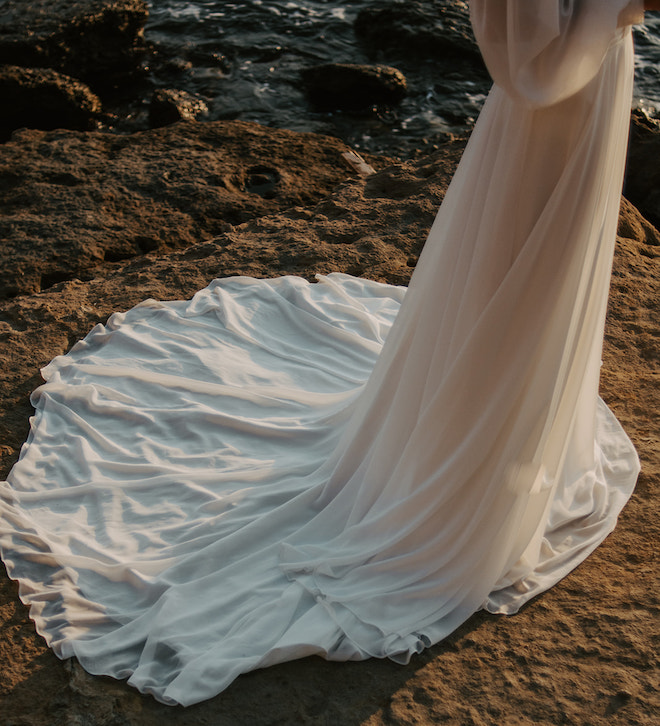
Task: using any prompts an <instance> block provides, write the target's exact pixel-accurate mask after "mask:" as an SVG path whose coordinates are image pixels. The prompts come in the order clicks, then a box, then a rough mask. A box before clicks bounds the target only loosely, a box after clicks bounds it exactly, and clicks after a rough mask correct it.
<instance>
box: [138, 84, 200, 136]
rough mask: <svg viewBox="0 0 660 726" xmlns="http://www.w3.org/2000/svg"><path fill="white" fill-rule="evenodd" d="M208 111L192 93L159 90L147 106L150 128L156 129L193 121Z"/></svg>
mask: <svg viewBox="0 0 660 726" xmlns="http://www.w3.org/2000/svg"><path fill="white" fill-rule="evenodd" d="M208 111H209V108H208V106H207V105H206V103H205V102H204V101H203V100H202V99H201V98H198V97H197V96H193V94H192V93H188V92H187V91H178V90H176V89H173V88H159V89H158V90H157V91H155V92H154V94H153V96H152V97H151V102H150V104H149V124H150V125H151V127H152V128H158V127H160V126H169V125H170V124H174V123H176V122H177V121H195V120H196V119H199V118H201V117H203V116H205V115H206V114H208Z"/></svg>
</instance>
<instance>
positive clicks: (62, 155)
mask: <svg viewBox="0 0 660 726" xmlns="http://www.w3.org/2000/svg"><path fill="white" fill-rule="evenodd" d="M346 150H347V147H346V146H345V145H344V144H343V143H342V142H340V141H338V140H336V139H332V138H330V137H325V136H318V135H314V134H296V133H293V132H290V131H271V130H269V129H266V128H264V127H263V126H259V125H257V124H252V123H246V122H239V121H217V122H213V123H195V122H191V123H184V122H182V123H181V124H177V125H174V126H168V127H166V128H163V129H157V130H153V131H144V132H141V133H138V134H133V135H125V136H123V135H114V134H109V133H103V132H90V133H78V132H75V131H53V132H49V133H46V132H42V131H20V132H16V133H15V134H14V136H13V137H12V140H11V141H10V142H8V143H6V144H4V145H2V146H0V239H2V245H1V246H0V298H3V297H12V296H15V295H24V294H29V293H34V292H38V291H40V290H43V289H46V288H48V287H50V286H51V285H53V284H55V283H57V282H61V281H63V280H69V279H74V278H81V279H89V278H90V277H93V276H94V275H96V274H97V272H96V271H95V270H94V269H93V268H96V267H97V266H98V265H100V264H103V263H106V264H110V263H116V262H118V261H119V260H122V259H127V258H131V257H136V256H140V255H142V254H144V253H145V252H149V251H158V252H161V253H162V252H167V251H171V250H174V249H177V248H181V247H186V246H188V245H191V244H193V243H195V242H198V241H200V240H203V239H205V238H210V237H213V236H214V235H217V234H219V233H220V232H222V231H223V230H225V229H226V228H228V227H230V226H231V225H233V224H240V223H242V222H245V221H247V220H249V219H252V218H254V217H261V216H263V215H266V214H272V213H274V212H277V211H279V210H282V209H286V208H287V207H292V206H296V205H298V206H301V205H302V206H304V205H310V204H313V203H314V202H316V201H318V200H319V199H321V198H323V197H325V196H326V195H327V194H329V193H330V191H331V190H332V189H333V188H334V187H335V186H336V185H337V184H338V183H339V182H340V181H342V180H343V179H345V178H346V177H347V176H350V173H349V171H348V167H347V166H346V165H345V163H344V161H343V159H342V157H341V154H342V153H343V152H344V151H346Z"/></svg>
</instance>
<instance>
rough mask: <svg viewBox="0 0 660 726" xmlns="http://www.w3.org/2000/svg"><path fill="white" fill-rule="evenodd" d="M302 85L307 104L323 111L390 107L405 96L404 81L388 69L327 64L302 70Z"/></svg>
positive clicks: (349, 64) (401, 76) (398, 73)
mask: <svg viewBox="0 0 660 726" xmlns="http://www.w3.org/2000/svg"><path fill="white" fill-rule="evenodd" d="M302 79H303V83H304V84H305V87H306V90H307V95H308V96H309V99H310V101H311V102H312V103H313V104H314V105H315V106H317V107H318V108H320V109H323V110H342V111H364V110H367V109H369V108H372V107H374V106H393V105H395V104H397V103H399V102H400V101H401V100H402V99H403V97H404V96H405V95H406V91H407V83H406V78H405V76H404V75H403V73H401V71H399V70H397V69H396V68H391V67H390V66H383V65H373V66H370V65H360V64H356V63H327V64H324V65H319V66H312V67H310V68H305V69H304V70H303V72H302Z"/></svg>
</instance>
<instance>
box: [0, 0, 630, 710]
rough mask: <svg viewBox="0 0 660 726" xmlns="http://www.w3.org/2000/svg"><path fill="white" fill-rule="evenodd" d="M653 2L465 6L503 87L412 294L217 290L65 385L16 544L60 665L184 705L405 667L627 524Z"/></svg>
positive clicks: (75, 362) (383, 289) (57, 383)
mask: <svg viewBox="0 0 660 726" xmlns="http://www.w3.org/2000/svg"><path fill="white" fill-rule="evenodd" d="M637 7H638V3H633V4H629V3H626V2H615V0H608V1H607V2H602V3H593V2H583V3H577V2H576V3H571V2H559V1H558V2H547V1H545V0H543V1H542V0H538V2H534V1H533V0H530V2H529V3H521V2H497V1H495V0H493V1H492V2H476V1H475V2H473V3H472V11H473V18H474V25H475V31H476V34H477V37H478V39H479V42H480V45H481V47H482V49H483V50H484V55H485V58H486V61H487V63H488V65H489V68H490V69H491V72H492V73H493V75H494V77H495V80H496V82H497V83H498V84H499V85H496V86H495V87H494V89H493V91H492V93H491V95H490V97H489V99H488V101H487V103H486V105H485V107H484V110H483V112H482V115H481V117H480V119H479V122H478V124H477V126H476V128H475V130H474V132H473V135H472V138H471V140H470V143H469V145H468V148H467V150H466V152H465V155H464V158H463V160H462V162H461V164H460V166H459V169H458V171H457V173H456V176H455V178H454V180H453V182H452V184H451V186H450V188H449V190H448V193H447V197H446V199H445V202H444V203H443V205H442V208H441V209H440V211H439V213H438V217H437V219H436V222H435V224H434V226H433V229H432V231H431V233H430V236H429V240H428V242H427V245H426V247H425V249H424V252H423V254H422V257H421V259H420V263H419V265H418V269H417V270H416V271H415V275H414V277H413V281H412V283H411V285H410V287H409V289H408V290H407V291H406V290H404V289H402V288H398V287H393V286H388V285H382V284H379V283H375V282H371V281H368V280H361V279H357V278H352V277H350V276H347V275H340V274H333V275H329V276H327V277H322V278H320V280H319V282H318V283H317V284H309V283H307V282H305V281H304V280H301V279H298V278H292V277H284V278H278V279H275V280H261V281H260V280H253V279H249V278H231V279H228V280H222V281H214V282H213V283H211V285H209V287H208V288H206V289H205V290H202V291H201V292H199V293H198V294H197V295H196V296H195V297H194V298H193V299H192V300H191V301H189V302H177V303H157V302H155V301H147V302H146V303H143V304H142V305H139V306H138V307H136V308H134V309H133V310H131V311H129V312H128V313H126V314H118V315H115V316H113V317H112V318H111V319H110V320H109V321H108V324H107V325H106V326H101V325H99V326H97V327H96V328H94V330H92V332H91V333H90V334H89V335H88V337H87V338H86V339H85V340H84V341H81V342H79V343H78V344H76V346H74V348H73V349H72V350H71V352H70V353H69V354H68V355H66V356H61V357H58V358H56V359H55V360H54V361H53V362H52V363H51V364H50V365H49V366H47V368H46V369H44V377H45V378H46V380H47V382H46V384H45V385H44V386H42V387H41V388H39V389H37V391H35V393H34V394H33V402H34V404H35V408H36V413H35V416H34V419H33V421H32V430H31V433H30V438H29V440H28V442H27V444H26V445H25V447H24V449H23V450H22V453H21V458H20V460H19V462H18V463H17V464H16V466H15V467H14V469H13V470H12V472H11V474H10V476H9V478H8V481H7V482H6V483H4V484H3V485H1V486H0V515H1V516H0V548H1V549H2V556H3V559H4V561H5V563H6V564H7V567H8V569H9V572H10V574H11V576H12V577H15V578H16V579H18V580H19V582H20V588H21V597H22V598H23V600H24V601H25V602H27V603H29V604H30V605H31V616H32V617H33V618H34V620H35V622H36V624H37V627H38V629H39V631H40V632H41V633H42V634H43V635H44V637H45V638H46V639H47V640H48V642H49V644H50V645H51V647H53V649H54V650H55V652H56V653H57V654H58V655H59V656H60V657H70V656H74V655H75V656H77V657H78V658H79V659H80V661H81V663H82V664H83V665H84V667H85V668H86V669H87V670H89V671H90V672H92V673H105V674H109V675H113V676H115V677H118V678H124V677H128V678H129V679H130V682H131V683H132V684H133V685H135V686H136V687H137V688H139V689H140V690H142V691H145V692H148V693H152V694H153V695H154V696H155V697H156V698H158V699H159V700H161V701H163V702H166V703H182V704H190V703H194V702H196V701H199V700H202V699H204V698H208V697H210V696H212V695H214V694H215V693H217V692H219V691H221V690H222V689H223V688H225V687H226V686H227V685H228V684H229V683H230V682H231V681H232V680H233V679H234V678H235V677H236V676H237V675H238V674H239V673H242V672H245V671H248V670H251V669H254V668H258V667H263V666H265V665H269V664H272V663H275V662H281V661H283V660H288V659H291V658H298V657H302V656H305V655H309V654H313V653H316V654H320V655H323V656H324V657H327V658H333V659H338V660H346V659H360V658H365V657H369V656H377V657H390V658H393V659H395V660H400V661H403V662H405V661H406V660H407V659H408V658H409V657H410V655H411V654H412V653H415V652H418V651H419V650H420V649H421V648H423V647H424V646H426V645H428V644H430V643H433V642H437V641H438V640H440V639H441V638H443V637H444V636H446V635H447V634H448V633H450V632H451V631H452V630H453V629H454V628H455V627H457V626H458V625H459V624H460V623H461V622H463V621H464V620H465V619H466V618H467V617H469V615H470V614H472V613H473V612H475V611H476V610H478V609H480V608H481V607H485V608H487V609H488V610H490V611H492V612H503V613H511V612H515V611H516V610H517V609H518V608H519V607H520V606H521V605H522V604H523V603H524V602H526V601H527V600H528V599H529V598H531V597H533V596H534V595H536V594H538V593H539V592H541V591H543V590H545V589H547V588H548V587H550V586H551V585H552V584H554V583H555V582H556V581H557V580H558V579H559V578H561V577H562V576H563V575H565V574H566V573H567V572H568V571H569V570H570V569H571V568H573V567H575V566H576V565H577V564H578V563H579V562H580V561H582V559H584V557H586V556H587V554H588V553H589V552H590V551H591V550H593V548H594V547H596V546H597V545H598V543H599V542H601V541H602V539H603V538H604V537H605V536H606V535H607V533H608V532H609V531H611V529H612V528H613V527H614V525H615V522H616V517H617V514H618V512H619V511H620V509H621V507H622V506H623V504H624V503H625V501H626V499H627V498H628V496H629V495H630V492H631V490H632V487H633V485H634V481H635V478H636V474H637V470H638V462H637V458H636V455H635V452H634V449H633V448H632V445H631V444H630V441H629V440H628V439H627V437H626V436H625V434H624V433H623V431H622V430H621V428H620V427H619V425H618V423H617V422H616V420H615V419H614V417H613V416H612V414H611V413H610V412H609V411H608V409H607V408H606V407H605V406H604V404H603V403H602V402H601V401H600V400H599V399H598V395H597V385H598V369H599V363H600V350H601V342H602V335H603V326H604V316H605V305H606V298H607V290H608V283H609V269H610V265H611V259H612V253H613V244H614V238H615V229H616V217H617V211H618V202H619V196H620V190H621V181H622V174H623V165H624V158H625V149H626V143H625V140H626V132H627V124H628V110H629V104H630V97H631V77H632V46H631V39H630V33H629V30H628V29H627V28H622V27H618V25H619V24H620V22H621V17H622V16H625V15H626V13H630V12H631V11H634V10H635V9H636V8H637ZM534 12H537V13H538V15H537V16H534ZM583 12H584V13H587V12H588V14H589V18H590V19H591V20H592V22H591V23H587V22H585V19H584V17H583V16H582V15H581V13H583ZM541 20H542V21H543V22H541ZM525 22H527V25H525ZM589 29H591V30H589ZM590 33H591V34H590ZM575 34H577V35H575ZM575 38H577V39H578V40H579V42H577V41H575ZM574 41H575V42H574ZM580 59H582V60H580ZM574 61H575V62H577V61H580V64H581V65H580V66H579V67H580V69H581V71H580V74H579V78H580V81H579V83H577V82H576V80H575V78H573V77H572V76H571V78H570V80H568V79H567V76H566V73H565V72H564V70H563V69H564V67H565V64H568V65H566V67H569V66H570V63H572V62H574ZM553 69H555V72H553Z"/></svg>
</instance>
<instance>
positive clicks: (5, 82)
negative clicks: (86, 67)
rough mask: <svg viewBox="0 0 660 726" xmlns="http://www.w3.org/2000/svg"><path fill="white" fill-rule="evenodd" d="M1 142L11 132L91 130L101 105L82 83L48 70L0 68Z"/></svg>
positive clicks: (16, 67)
mask: <svg viewBox="0 0 660 726" xmlns="http://www.w3.org/2000/svg"><path fill="white" fill-rule="evenodd" d="M0 99H1V101H0V102H1V103H2V109H3V110H2V114H0V139H1V140H3V141H4V140H6V139H7V138H9V134H10V132H11V131H13V130H14V129H19V128H23V127H27V128H31V129H57V128H68V129H79V130H81V131H84V130H89V129H93V128H95V126H96V123H97V121H96V119H97V117H98V115H99V113H100V112H101V101H100V100H99V98H98V96H96V95H95V94H94V93H92V92H91V90H90V89H89V87H88V86H86V85H85V84H84V83H82V82H81V81H78V80H76V79H75V78H71V77H69V76H65V75H63V74H61V73H58V72H57V71H53V70H51V69H48V68H20V67H19V66H0Z"/></svg>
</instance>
